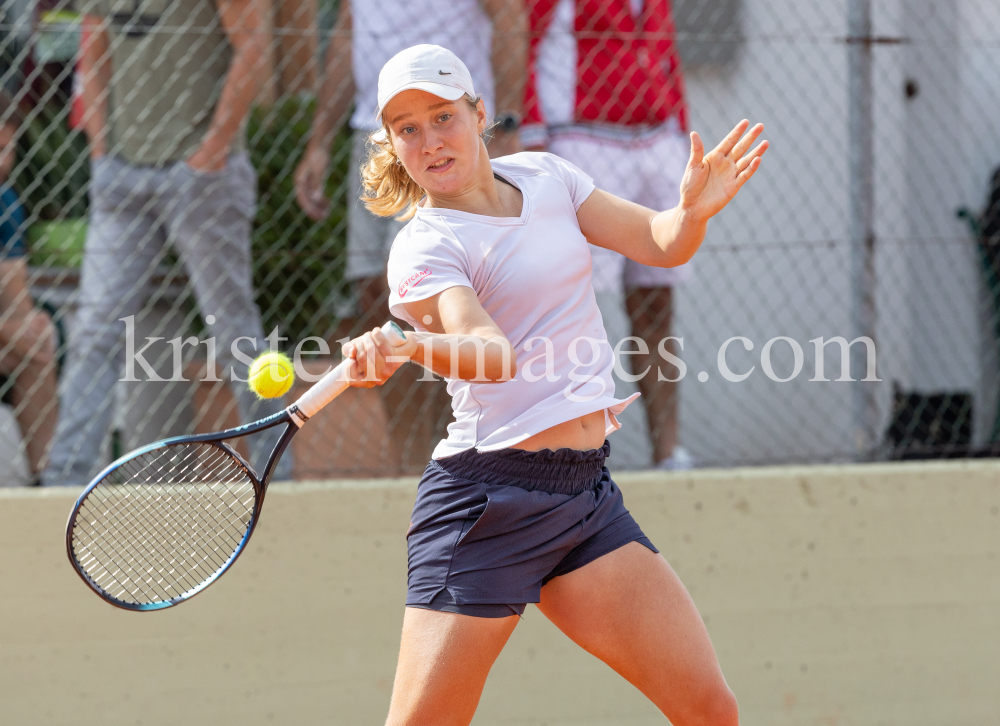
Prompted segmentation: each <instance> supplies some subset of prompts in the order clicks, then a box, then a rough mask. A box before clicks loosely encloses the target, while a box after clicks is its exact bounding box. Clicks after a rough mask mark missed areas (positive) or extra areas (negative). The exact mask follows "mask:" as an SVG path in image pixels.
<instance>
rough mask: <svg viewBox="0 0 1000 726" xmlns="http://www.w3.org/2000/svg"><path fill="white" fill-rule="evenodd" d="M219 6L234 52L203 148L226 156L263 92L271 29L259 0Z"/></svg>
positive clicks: (214, 153)
mask: <svg viewBox="0 0 1000 726" xmlns="http://www.w3.org/2000/svg"><path fill="white" fill-rule="evenodd" d="M218 7H219V13H220V15H221V17H222V24H223V26H224V27H225V28H226V36H227V37H228V39H229V44H230V45H231V46H232V47H233V51H234V52H233V57H232V60H231V61H230V62H229V72H228V73H227V74H226V80H225V83H224V84H223V86H222V92H221V93H220V94H219V101H218V103H216V104H215V113H214V114H213V116H212V124H211V126H209V129H208V131H207V132H206V133H205V138H204V139H203V140H202V148H203V149H205V150H206V151H209V152H211V155H212V156H213V157H214V158H220V157H221V158H225V157H226V156H228V155H229V152H230V150H231V148H232V145H233V140H234V139H235V138H236V135H237V133H239V132H240V129H241V128H242V126H243V121H244V120H245V119H246V117H247V114H248V113H250V107H251V106H252V105H253V103H254V101H256V100H257V96H258V94H259V93H260V89H261V87H262V80H263V71H264V68H265V65H264V59H265V58H266V57H267V50H268V49H267V34H268V31H267V26H266V25H265V23H264V16H263V13H262V9H261V7H260V3H259V2H258V0H247V1H246V2H233V1H232V0H230V1H229V2H219V3H218Z"/></svg>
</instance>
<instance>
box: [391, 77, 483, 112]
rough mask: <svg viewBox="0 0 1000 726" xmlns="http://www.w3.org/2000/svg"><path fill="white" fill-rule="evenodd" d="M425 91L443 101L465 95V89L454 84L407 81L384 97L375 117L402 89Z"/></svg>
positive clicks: (454, 99) (455, 99)
mask: <svg viewBox="0 0 1000 726" xmlns="http://www.w3.org/2000/svg"><path fill="white" fill-rule="evenodd" d="M411 90H413V91H427V93H432V94H434V95H435V96H437V97H438V98H443V99H444V100H445V101H457V100H458V99H460V98H461V97H462V96H464V95H465V91H463V90H462V89H461V88H455V87H454V86H445V85H444V84H442V83H430V82H428V81H417V82H414V83H407V84H406V85H405V86H400V87H399V88H397V89H396V90H395V91H393V92H392V93H390V94H389V97H388V98H387V99H385V102H384V103H383V104H382V105H381V106H380V107H379V110H378V113H377V114H375V119H376V120H378V119H380V118H382V109H384V108H385V107H386V106H388V105H389V101H391V100H392V99H394V98H395V97H396V96H398V95H399V94H401V93H402V92H403V91H411Z"/></svg>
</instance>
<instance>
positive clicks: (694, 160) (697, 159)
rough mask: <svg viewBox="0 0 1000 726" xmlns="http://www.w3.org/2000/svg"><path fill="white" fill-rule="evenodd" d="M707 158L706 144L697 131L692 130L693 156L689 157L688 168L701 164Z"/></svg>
mask: <svg viewBox="0 0 1000 726" xmlns="http://www.w3.org/2000/svg"><path fill="white" fill-rule="evenodd" d="M704 158H705V144H704V142H703V141H702V140H701V136H699V135H698V132H697V131H692V132H691V156H690V157H689V158H688V168H689V169H690V168H691V167H695V166H700V165H701V162H702V160H703V159H704Z"/></svg>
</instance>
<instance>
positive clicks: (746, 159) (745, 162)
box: [736, 141, 770, 172]
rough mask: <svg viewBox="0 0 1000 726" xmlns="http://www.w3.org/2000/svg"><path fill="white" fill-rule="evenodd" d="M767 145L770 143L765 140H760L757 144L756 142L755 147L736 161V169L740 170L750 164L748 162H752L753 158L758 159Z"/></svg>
mask: <svg viewBox="0 0 1000 726" xmlns="http://www.w3.org/2000/svg"><path fill="white" fill-rule="evenodd" d="M769 146H770V144H769V143H767V142H766V141H761V142H760V143H759V144H757V148H756V149H754V150H753V151H751V152H750V153H749V154H747V155H746V156H744V157H743V158H742V159H740V160H739V161H738V162H736V171H738V172H742V171H743V170H744V169H746V168H747V167H748V166H750V162H752V161H753V160H754V159H758V158H760V157H761V156H763V155H764V152H765V151H767V148H768V147H769Z"/></svg>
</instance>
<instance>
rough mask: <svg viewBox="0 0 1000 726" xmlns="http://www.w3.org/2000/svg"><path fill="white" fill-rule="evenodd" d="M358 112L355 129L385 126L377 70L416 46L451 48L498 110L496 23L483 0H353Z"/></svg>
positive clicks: (353, 118)
mask: <svg viewBox="0 0 1000 726" xmlns="http://www.w3.org/2000/svg"><path fill="white" fill-rule="evenodd" d="M351 23H352V28H353V29H352V32H351V44H352V50H351V63H352V65H353V69H354V87H355V89H356V90H355V95H354V114H353V115H352V116H351V128H352V129H357V130H366V131H374V130H375V129H379V128H381V127H382V126H381V124H379V123H378V122H377V121H376V120H375V114H376V113H378V74H379V71H381V70H382V66H384V65H385V64H386V61H388V60H389V59H390V58H392V57H393V56H394V55H396V54H397V53H399V52H400V51H401V50H405V49H406V48H409V47H411V46H414V45H420V44H421V43H430V44H432V45H440V46H441V47H443V48H447V49H448V50H450V51H451V52H452V53H454V54H455V55H457V56H458V57H459V58H461V59H462V62H463V63H465V65H466V67H467V68H468V69H469V73H470V74H471V75H472V85H473V88H475V89H476V93H478V94H479V95H480V96H482V98H483V102H484V103H485V104H486V111H487V113H490V114H492V113H493V97H494V92H493V67H492V65H491V63H490V53H491V50H492V47H493V24H492V22H490V18H489V16H488V15H487V14H486V13H485V12H484V11H483V9H482V7H480V0H379V1H378V2H373V1H372V0H351Z"/></svg>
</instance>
